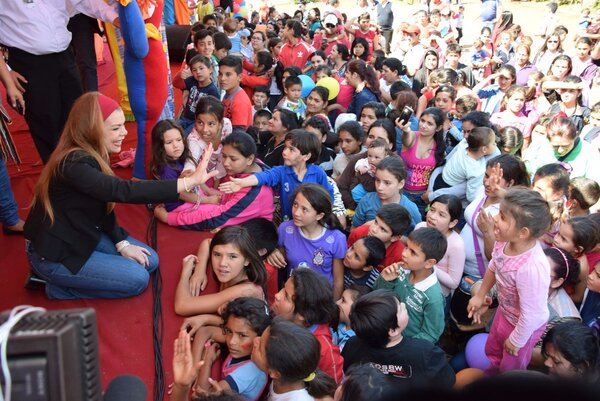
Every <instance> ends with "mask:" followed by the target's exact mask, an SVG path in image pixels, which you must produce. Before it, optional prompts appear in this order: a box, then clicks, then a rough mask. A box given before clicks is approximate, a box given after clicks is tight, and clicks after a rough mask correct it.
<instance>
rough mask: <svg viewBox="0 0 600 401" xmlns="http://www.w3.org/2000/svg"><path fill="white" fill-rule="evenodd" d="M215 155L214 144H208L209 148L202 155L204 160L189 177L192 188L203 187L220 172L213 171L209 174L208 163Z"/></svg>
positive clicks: (201, 160)
mask: <svg viewBox="0 0 600 401" xmlns="http://www.w3.org/2000/svg"><path fill="white" fill-rule="evenodd" d="M212 154H213V146H212V143H209V144H208V147H207V148H206V149H205V150H204V153H203V154H202V158H201V159H200V163H198V166H197V167H196V170H195V171H194V172H193V173H192V174H191V175H190V176H189V182H190V185H191V186H192V187H196V186H198V185H202V184H204V183H206V181H208V180H210V179H211V178H213V177H215V176H216V175H217V174H219V172H218V171H217V170H213V171H211V172H207V171H206V170H207V168H208V162H209V161H210V157H211V156H212Z"/></svg>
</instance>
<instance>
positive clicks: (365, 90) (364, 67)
mask: <svg viewBox="0 0 600 401" xmlns="http://www.w3.org/2000/svg"><path fill="white" fill-rule="evenodd" d="M346 82H347V83H348V85H350V86H351V87H353V88H354V94H353V95H352V102H351V103H350V106H348V113H354V114H358V112H359V111H360V110H362V107H363V106H364V105H365V103H368V102H378V101H379V95H380V92H379V80H378V79H377V74H376V73H375V69H374V68H373V66H371V65H370V64H367V63H366V62H365V61H363V60H360V59H359V60H352V61H350V62H349V63H348V68H347V69H346Z"/></svg>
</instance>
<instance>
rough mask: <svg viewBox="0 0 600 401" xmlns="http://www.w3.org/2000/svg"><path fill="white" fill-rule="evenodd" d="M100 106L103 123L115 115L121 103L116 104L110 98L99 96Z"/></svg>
mask: <svg viewBox="0 0 600 401" xmlns="http://www.w3.org/2000/svg"><path fill="white" fill-rule="evenodd" d="M98 105H99V106H100V110H102V120H103V121H104V120H106V119H107V118H108V116H110V115H111V114H112V113H113V111H115V110H116V109H118V108H119V107H120V106H119V103H117V102H115V101H114V100H113V99H111V98H109V97H108V96H104V95H103V94H99V95H98Z"/></svg>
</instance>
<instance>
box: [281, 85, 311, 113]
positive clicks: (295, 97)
mask: <svg viewBox="0 0 600 401" xmlns="http://www.w3.org/2000/svg"><path fill="white" fill-rule="evenodd" d="M283 86H284V89H283V92H284V93H285V96H284V97H283V99H281V101H280V102H279V103H278V104H277V107H280V108H282V109H287V110H289V111H292V112H294V113H296V116H297V117H298V118H304V116H305V114H306V104H305V103H304V100H302V81H301V80H300V78H299V77H293V76H291V77H287V78H286V79H285V80H284V81H283Z"/></svg>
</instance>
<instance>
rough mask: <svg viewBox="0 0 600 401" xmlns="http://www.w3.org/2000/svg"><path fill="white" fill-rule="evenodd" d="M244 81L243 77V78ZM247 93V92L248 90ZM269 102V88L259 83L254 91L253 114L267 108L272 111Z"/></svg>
mask: <svg viewBox="0 0 600 401" xmlns="http://www.w3.org/2000/svg"><path fill="white" fill-rule="evenodd" d="M242 81H243V79H242ZM246 93H247V92H246ZM268 104H269V88H268V87H267V86H265V85H258V86H257V87H255V88H254V93H253V94H252V114H253V115H254V114H256V112H257V111H260V110H267V111H270V110H269V108H268V107H267V106H268Z"/></svg>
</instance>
